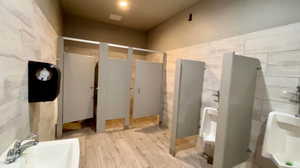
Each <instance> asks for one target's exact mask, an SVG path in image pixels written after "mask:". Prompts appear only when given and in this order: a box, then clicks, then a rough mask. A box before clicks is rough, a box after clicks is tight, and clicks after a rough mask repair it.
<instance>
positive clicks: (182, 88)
mask: <svg viewBox="0 0 300 168" xmlns="http://www.w3.org/2000/svg"><path fill="white" fill-rule="evenodd" d="M204 71H205V63H204V62H200V61H192V60H178V61H177V67H176V79H175V82H176V83H175V99H174V112H173V117H172V128H171V129H172V130H171V143H170V153H171V154H172V155H175V153H176V139H177V138H184V137H188V136H193V135H197V134H198V132H199V125H200V110H201V96H202V87H203V77H204Z"/></svg>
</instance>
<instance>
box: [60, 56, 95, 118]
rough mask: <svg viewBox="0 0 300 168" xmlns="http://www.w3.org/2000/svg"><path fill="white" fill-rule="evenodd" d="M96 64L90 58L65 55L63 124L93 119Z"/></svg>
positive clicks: (93, 58) (93, 59)
mask: <svg viewBox="0 0 300 168" xmlns="http://www.w3.org/2000/svg"><path fill="white" fill-rule="evenodd" d="M96 62H97V59H96V58H95V57H92V56H86V55H78V54H71V53H65V55H64V72H63V73H64V83H63V84H64V93H63V123H68V122H72V121H79V120H84V119H88V118H92V117H93V98H94V77H95V66H96Z"/></svg>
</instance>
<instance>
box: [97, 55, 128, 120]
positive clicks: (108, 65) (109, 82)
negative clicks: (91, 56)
mask: <svg viewBox="0 0 300 168" xmlns="http://www.w3.org/2000/svg"><path fill="white" fill-rule="evenodd" d="M101 68H102V69H101V70H102V71H104V72H106V73H105V74H104V76H103V78H102V79H103V80H102V83H101V84H102V87H103V90H102V97H101V98H102V102H103V104H102V107H103V112H104V114H103V116H104V119H105V120H112V119H119V118H125V117H126V116H127V114H128V113H129V91H130V62H129V61H128V60H121V59H108V60H105V65H103V66H102V67H101ZM101 84H100V85H101Z"/></svg>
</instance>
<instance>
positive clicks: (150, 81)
mask: <svg viewBox="0 0 300 168" xmlns="http://www.w3.org/2000/svg"><path fill="white" fill-rule="evenodd" d="M135 76H136V77H135V89H134V109H133V115H132V116H133V118H139V117H147V116H154V115H158V114H160V112H161V110H162V103H161V102H162V98H163V97H162V87H163V82H162V80H163V64H161V63H154V62H147V61H141V60H137V61H136V75H135Z"/></svg>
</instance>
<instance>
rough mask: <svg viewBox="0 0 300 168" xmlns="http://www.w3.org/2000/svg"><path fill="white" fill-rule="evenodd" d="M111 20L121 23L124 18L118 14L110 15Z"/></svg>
mask: <svg viewBox="0 0 300 168" xmlns="http://www.w3.org/2000/svg"><path fill="white" fill-rule="evenodd" d="M109 18H110V19H111V20H114V21H121V20H122V18H123V17H122V16H120V15H116V14H110V16H109Z"/></svg>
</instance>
